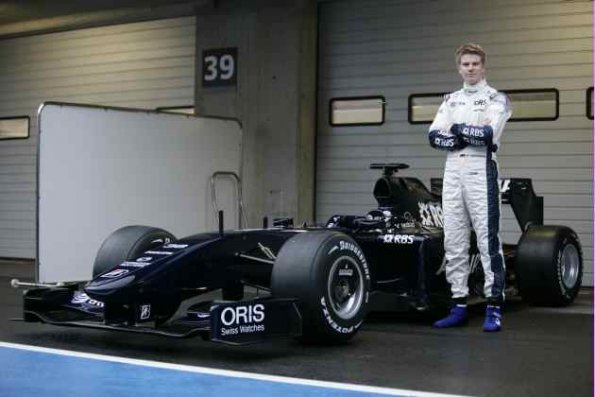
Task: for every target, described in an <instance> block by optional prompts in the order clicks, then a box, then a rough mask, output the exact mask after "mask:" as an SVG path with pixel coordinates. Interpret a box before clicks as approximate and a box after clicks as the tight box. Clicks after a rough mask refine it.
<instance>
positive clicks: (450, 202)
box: [429, 44, 511, 332]
mask: <svg viewBox="0 0 595 397" xmlns="http://www.w3.org/2000/svg"><path fill="white" fill-rule="evenodd" d="M455 56H456V63H457V69H458V72H459V74H460V75H461V77H462V78H463V83H464V84H463V88H462V89H460V90H458V91H456V92H453V93H452V94H449V95H446V96H445V97H444V101H443V102H442V105H441V106H440V108H439V110H438V113H437V114H436V117H435V118H434V122H433V123H432V125H431V126H430V130H429V140H430V145H431V146H432V147H433V148H435V149H439V150H445V151H447V152H448V153H447V156H446V165H445V168H444V182H443V190H442V207H443V216H444V250H445V257H446V260H447V262H446V278H447V280H448V282H449V283H450V286H451V292H452V300H453V302H452V303H453V305H452V308H451V311H450V313H449V315H448V316H447V317H445V318H443V319H441V320H439V321H437V322H435V323H434V327H438V328H446V327H454V326H458V325H463V324H465V323H466V321H467V317H468V313H467V295H468V294H469V288H468V286H467V280H468V278H469V272H470V265H469V245H470V241H469V239H470V232H471V229H470V227H471V226H472V227H473V230H474V231H475V234H476V236H477V246H478V249H479V253H480V256H481V263H482V265H483V271H484V275H485V284H484V293H485V296H486V298H487V307H486V317H485V321H484V323H483V330H484V331H486V332H494V331H500V329H501V327H502V323H501V321H502V312H501V306H502V304H503V302H504V293H503V290H504V276H505V269H504V257H503V254H502V243H501V242H500V237H499V229H500V190H499V185H498V163H497V162H496V152H497V151H498V148H499V146H500V137H501V135H502V131H503V129H504V125H505V124H506V121H507V120H508V119H509V117H510V115H511V111H510V106H509V102H508V98H507V97H506V95H504V94H502V93H499V92H498V91H496V90H495V89H493V88H492V87H490V86H489V85H488V84H487V82H486V80H485V76H484V73H485V69H484V67H485V61H486V54H485V52H484V50H483V49H482V48H481V47H480V46H479V45H477V44H464V45H462V46H461V47H459V48H458V49H457V50H456V52H455Z"/></svg>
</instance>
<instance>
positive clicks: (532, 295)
mask: <svg viewBox="0 0 595 397" xmlns="http://www.w3.org/2000/svg"><path fill="white" fill-rule="evenodd" d="M516 267H517V278H518V284H519V292H520V294H521V296H522V297H523V299H525V300H526V301H528V302H529V303H532V304H536V305H551V306H566V305H569V304H570V303H572V301H574V298H576V295H577V294H578V290H579V288H580V286H581V281H582V277H583V257H582V251H581V245H580V242H579V240H578V237H577V235H576V233H574V232H573V231H572V230H571V229H570V228H568V227H565V226H532V227H530V228H529V229H528V230H527V232H526V233H525V234H524V235H523V237H522V238H521V241H520V242H519V247H518V252H517V259H516Z"/></svg>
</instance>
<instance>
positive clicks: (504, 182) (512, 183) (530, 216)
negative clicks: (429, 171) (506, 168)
mask: <svg viewBox="0 0 595 397" xmlns="http://www.w3.org/2000/svg"><path fill="white" fill-rule="evenodd" d="M430 186H431V191H432V193H434V194H438V195H442V178H432V179H430ZM500 193H501V194H502V203H503V204H510V206H511V207H512V211H513V212H514V216H515V217H516V220H517V222H518V223H519V226H520V227H521V230H523V231H525V230H527V228H528V227H529V226H531V225H543V197H542V196H537V195H536V194H535V190H533V182H532V181H531V179H530V178H508V179H501V180H500Z"/></svg>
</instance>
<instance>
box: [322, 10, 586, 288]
mask: <svg viewBox="0 0 595 397" xmlns="http://www.w3.org/2000/svg"><path fill="white" fill-rule="evenodd" d="M319 37H320V39H319V40H320V47H319V48H320V51H319V52H320V65H319V109H318V114H319V120H318V123H319V124H318V145H317V189H316V211H317V212H316V213H317V220H318V221H324V220H326V219H327V218H328V217H329V216H330V215H332V214H336V213H345V214H346V213H353V214H361V213H364V212H365V211H367V210H368V209H369V208H371V207H373V206H374V205H375V202H374V198H373V197H372V194H371V191H372V187H373V182H374V179H375V178H376V177H377V176H378V175H377V174H378V173H377V171H372V170H369V169H368V166H369V164H370V163H372V162H404V163H408V164H410V165H411V169H410V170H408V171H407V172H405V173H404V175H409V176H418V177H419V178H421V179H422V181H423V182H425V183H429V179H430V178H431V177H439V176H441V173H442V166H443V162H444V156H443V154H441V153H439V152H437V151H435V150H433V149H431V148H430V147H429V146H428V144H427V136H426V132H427V128H428V126H429V125H428V124H422V125H417V124H416V125H412V124H410V123H409V122H408V118H407V110H408V109H407V107H408V97H409V95H411V94H420V93H439V92H450V91H454V90H456V89H458V88H459V86H460V81H459V77H458V75H457V73H456V71H455V64H454V56H453V52H454V50H455V48H456V47H457V46H458V45H460V44H462V43H465V42H477V43H480V44H481V45H482V46H483V47H484V48H485V49H486V50H487V52H488V61H487V68H488V81H489V83H490V84H491V85H493V86H495V87H497V88H498V89H502V90H510V89H541V88H555V89H557V90H558V91H559V117H558V118H557V119H556V120H554V121H531V122H511V123H509V124H508V126H507V129H506V131H505V135H504V137H503V140H502V148H501V150H500V151H499V153H498V158H499V161H500V166H501V174H502V176H504V177H511V176H516V177H528V178H532V179H533V182H534V187H535V190H536V191H537V193H538V194H540V195H543V196H544V201H545V210H544V217H545V221H546V223H550V224H565V225H568V226H570V227H572V228H573V229H574V230H576V231H577V232H578V233H579V236H580V238H581V241H582V243H583V246H584V257H585V264H586V266H585V273H586V279H585V282H584V284H587V285H592V266H591V263H592V260H593V243H592V242H593V235H592V225H593V216H592V191H593V189H592V158H591V151H592V143H593V137H592V121H591V120H589V119H588V118H587V116H586V97H587V89H588V88H589V87H590V86H592V84H593V83H592V66H593V65H592V2H589V1H573V2H561V1H558V0H531V1H523V2H518V1H511V0H508V1H498V2H486V1H483V0H472V1H465V2H461V1H454V0H446V1H418V0H402V1H388V0H365V1H364V0H359V1H358V0H352V1H335V2H323V3H321V4H320V32H319ZM375 95H379V96H383V97H384V98H385V99H386V120H385V122H384V124H382V125H379V126H378V125H376V126H375V125H368V126H350V127H345V126H342V127H331V126H330V124H329V122H328V113H329V101H330V100H331V99H332V98H337V97H360V96H375ZM503 218H504V225H503V231H504V241H509V242H516V241H517V239H518V236H519V231H518V226H516V224H515V222H514V221H513V215H512V212H511V211H505V212H504V214H503Z"/></svg>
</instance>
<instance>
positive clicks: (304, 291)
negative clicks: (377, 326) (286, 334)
mask: <svg viewBox="0 0 595 397" xmlns="http://www.w3.org/2000/svg"><path fill="white" fill-rule="evenodd" d="M271 289H272V293H273V295H274V296H275V297H286V298H297V299H298V308H299V310H300V314H301V315H302V321H303V323H302V337H301V339H302V340H303V341H304V342H309V343H340V342H345V341H347V340H349V339H350V338H351V337H353V335H355V334H356V332H357V331H358V329H359V327H360V326H361V324H362V322H363V320H364V317H365V315H366V312H367V304H368V295H369V291H370V273H369V269H368V264H367V262H366V259H365V257H364V254H363V251H362V250H361V248H360V247H359V246H358V245H357V243H356V242H355V241H354V240H353V239H352V238H351V237H349V236H347V235H345V234H343V233H339V232H334V231H314V232H307V233H300V234H298V235H296V236H294V237H292V238H291V239H289V240H288V241H287V242H286V243H285V244H284V245H283V247H282V248H281V250H280V252H279V254H278V255H277V259H276V261H275V264H274V265H273V272H272V276H271Z"/></svg>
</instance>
